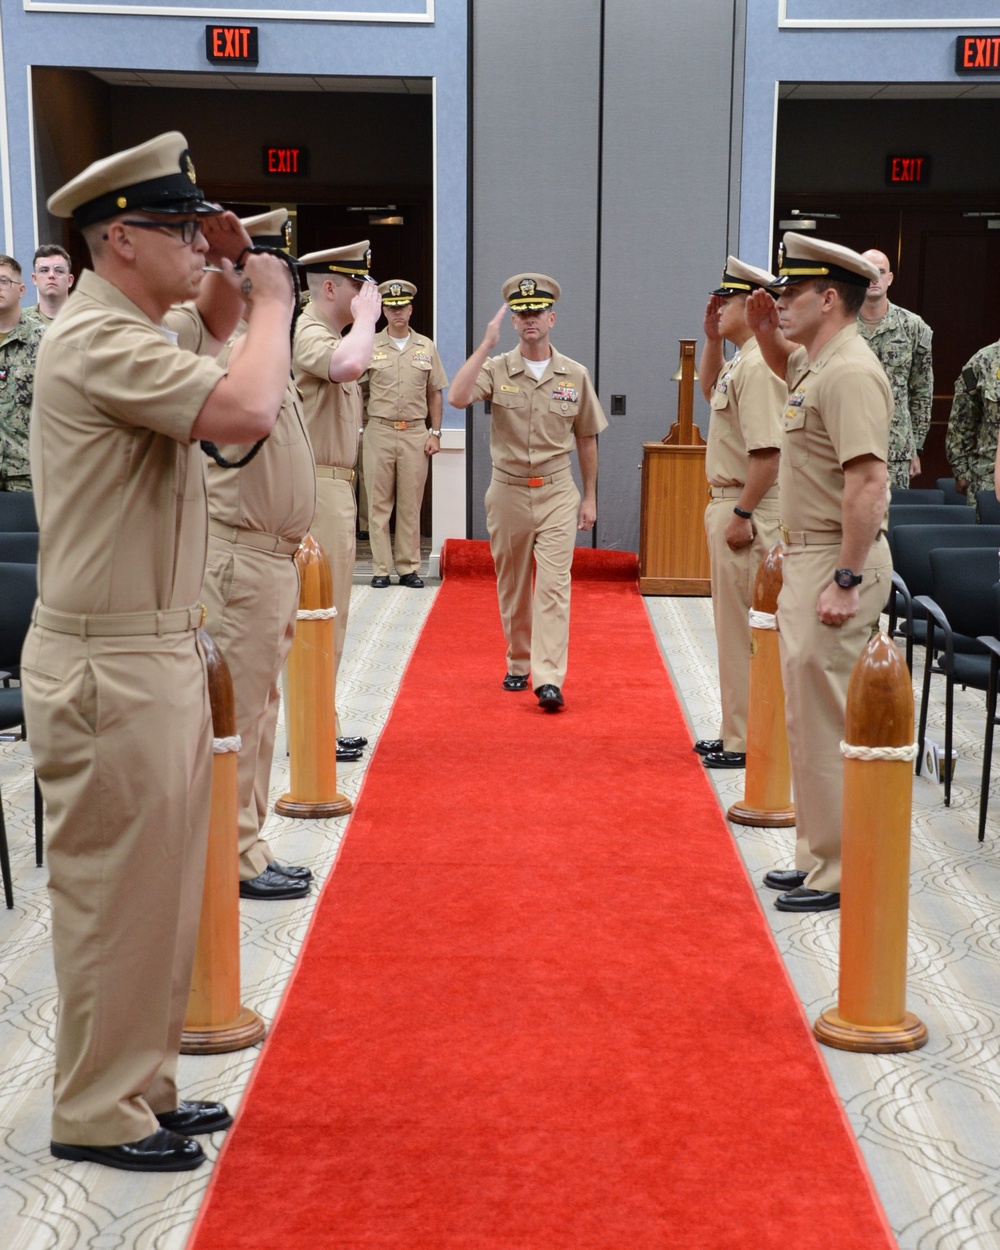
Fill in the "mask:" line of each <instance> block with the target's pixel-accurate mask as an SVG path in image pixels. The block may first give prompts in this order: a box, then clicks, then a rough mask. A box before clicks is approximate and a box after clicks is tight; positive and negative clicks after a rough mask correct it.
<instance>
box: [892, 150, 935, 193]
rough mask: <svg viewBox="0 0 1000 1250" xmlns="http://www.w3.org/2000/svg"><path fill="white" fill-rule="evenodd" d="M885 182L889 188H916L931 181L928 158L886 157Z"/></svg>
mask: <svg viewBox="0 0 1000 1250" xmlns="http://www.w3.org/2000/svg"><path fill="white" fill-rule="evenodd" d="M885 180H886V182H888V183H889V184H890V185H891V186H911V187H912V186H916V185H917V184H919V183H927V182H930V180H931V158H930V157H929V156H887V157H886V158H885Z"/></svg>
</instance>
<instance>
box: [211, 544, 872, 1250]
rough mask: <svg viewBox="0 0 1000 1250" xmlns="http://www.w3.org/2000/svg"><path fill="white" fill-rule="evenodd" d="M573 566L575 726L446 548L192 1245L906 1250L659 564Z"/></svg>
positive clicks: (465, 556) (256, 1249) (602, 561)
mask: <svg viewBox="0 0 1000 1250" xmlns="http://www.w3.org/2000/svg"><path fill="white" fill-rule="evenodd" d="M577 555H578V560H577V564H576V566H575V569H576V580H575V582H574V591H573V631H572V643H571V652H570V672H569V676H568V678H567V682H566V686H565V694H566V699H567V704H568V707H567V710H566V711H565V712H564V713H561V714H559V715H555V716H552V715H546V714H545V713H543V712H541V711H539V710H538V708H537V705H536V702H535V699H534V697H533V695H531V694H530V693H525V694H508V693H505V692H504V691H503V690H501V688H500V680H501V678H502V677H503V672H504V662H503V661H504V650H503V640H502V637H501V634H500V628H499V623H498V620H497V606H496V588H495V584H494V582H493V580H492V576H489V575H488V574H489V564H488V559H489V557H488V553H487V552H486V551H485V544H475V543H454V542H449V543H448V544H447V550H446V559H445V568H446V577H445V582H444V585H443V586H442V588H441V590H440V592H439V594H438V597H437V600H436V602H435V604H434V607H433V609H432V611H431V614H430V616H429V618H428V621H427V625H426V627H425V629H424V631H423V634H422V635H421V637H420V640H419V642H418V644H417V647H416V649H415V651H414V654H413V657H412V659H411V661H410V664H409V667H408V669H407V672H406V676H405V678H404V681H403V685H402V688H401V690H400V693H399V697H398V699H397V702H396V705H395V708H394V709H393V713H392V716H391V719H390V720H389V723H388V725H387V726H386V729H385V731H384V732H383V734H382V737H381V739H380V741H379V745H378V750H377V752H376V754H375V757H374V759H373V760H372V763H371V766H370V768H369V771H368V776H367V779H366V783H365V787H364V790H363V792H362V794H361V797H360V800H359V802H358V804H357V808H356V810H355V813H354V816H353V817H352V820H351V824H350V826H349V828H348V832H347V838H346V841H345V845H344V849H343V852H342V854H341V857H340V861H339V863H338V864H337V868H336V872H335V873H334V874H333V875H332V876H331V878H330V880H329V882H328V884H327V886H326V889H325V891H324V894H323V898H322V900H321V903H320V905H319V907H318V909H317V912H316V916H315V919H314V921H313V924H312V927H311V929H310V932H309V935H308V938H307V941H306V945H305V947H304V950H303V952H302V956H301V958H300V961H299V965H298V969H297V971H296V974H295V977H294V980H293V982H292V984H291V986H290V988H289V991H288V993H287V995H286V997H285V1000H284V1003H283V1005H282V1009H281V1011H280V1013H279V1017H278V1020H277V1022H276V1023H275V1025H274V1028H273V1030H272V1032H271V1036H270V1038H269V1039H268V1042H267V1044H266V1047H265V1051H264V1054H263V1055H262V1057H261V1059H260V1061H259V1063H258V1065H257V1068H256V1070H255V1073H254V1076H253V1079H252V1082H251V1085H250V1088H249V1090H248V1092H247V1095H246V1097H245V1098H244V1101H243V1105H242V1107H241V1110H240V1115H239V1118H238V1121H237V1124H236V1127H235V1128H233V1129H232V1130H231V1131H230V1133H229V1139H228V1142H227V1145H226V1147H225V1150H224V1153H223V1155H222V1158H221V1160H220V1162H219V1164H218V1165H217V1168H216V1171H215V1175H214V1177H213V1180H212V1184H211V1187H210V1189H209V1193H208V1196H207V1198H206V1201H205V1205H204V1207H203V1210H202V1214H201V1217H200V1219H199V1223H198V1224H197V1226H196V1228H195V1231H194V1233H193V1234H192V1239H191V1242H190V1243H189V1246H190V1250H265V1248H266V1250H276V1248H277V1250H285V1248H287V1250H320V1248H322V1250H348V1248H350V1250H361V1248H362V1247H365V1248H370V1250H388V1248H390V1247H391V1248H393V1250H404V1248H405V1250H457V1248H459V1247H461V1248H462V1250H736V1247H739V1248H740V1250H772V1248H773V1250H793V1248H794V1250H820V1247H822V1250H888V1247H891V1246H893V1245H894V1242H893V1240H892V1237H891V1234H890V1233H889V1232H888V1230H887V1227H886V1224H885V1220H884V1216H883V1214H882V1212H881V1209H880V1207H879V1205H878V1202H877V1200H876V1199H875V1197H874V1196H873V1193H872V1190H871V1185H870V1181H869V1179H868V1176H867V1173H866V1171H865V1169H864V1167H863V1164H862V1163H861V1160H860V1156H859V1154H858V1150H857V1146H856V1144H855V1142H854V1140H853V1138H852V1136H851V1133H850V1130H849V1128H848V1127H847V1124H846V1121H845V1118H844V1116H843V1113H842V1111H841V1108H840V1105H839V1103H838V1101H837V1098H836V1095H835V1094H834V1092H833V1090H832V1087H831V1085H830V1083H829V1080H828V1077H827V1075H826V1070H825V1067H824V1065H823V1062H822V1060H821V1058H820V1056H819V1053H818V1050H817V1048H816V1046H815V1044H814V1043H813V1041H812V1038H811V1035H810V1032H809V1027H808V1023H807V1021H806V1020H805V1017H804V1015H803V1013H802V1011H801V1009H800V1007H799V1005H798V1002H797V1000H796V998H795V996H794V993H793V991H792V990H791V988H790V986H789V983H788V981H787V979H786V975H785V972H784V969H783V967H782V965H781V963H780V960H779V958H778V956H777V954H776V952H775V949H774V946H773V943H772V940H771V936H770V933H769V930H768V928H767V925H766V923H765V920H764V918H763V916H762V914H761V911H760V909H759V906H758V904H757V902H756V900H755V897H754V893H753V890H752V888H751V886H750V884H749V882H748V881H747V878H746V875H745V873H744V870H743V868H742V866H741V863H740V861H739V858H738V855H737V852H736V850H735V847H734V844H733V841H732V838H731V835H730V832H729V830H728V828H727V826H726V824H725V822H724V820H723V818H722V815H721V813H720V810H719V807H718V803H717V801H716V799H715V797H714V794H713V793H712V791H711V788H710V786H709V783H708V781H707V779H706V778H705V776H704V772H703V769H702V768H701V766H700V764H699V763H698V760H697V757H696V756H695V755H694V753H693V752H692V751H691V739H690V735H689V733H688V731H687V728H686V726H685V723H684V721H683V718H682V716H681V713H680V710H679V708H678V706H677V702H676V699H675V697H674V694H673V691H672V689H671V686H670V682H669V680H668V678H667V674H666V671H665V669H664V667H663V663H662V660H661V658H660V655H659V652H658V649H657V645H656V640H655V638H654V635H653V633H652V630H651V628H650V626H649V622H648V619H647V617H646V613H645V611H644V609H643V606H642V601H641V599H640V598H639V595H638V591H637V587H636V580H635V579H636V566H635V557H634V556H631V555H622V554H618V553H610V552H592V551H578V553H577ZM789 847H791V843H789ZM802 923H803V924H808V923H809V920H808V919H804V920H803V921H802Z"/></svg>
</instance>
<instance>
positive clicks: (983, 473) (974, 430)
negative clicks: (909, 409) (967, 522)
mask: <svg viewBox="0 0 1000 1250" xmlns="http://www.w3.org/2000/svg"><path fill="white" fill-rule="evenodd" d="M998 435H1000V343H991V344H990V345H989V346H988V347H984V348H983V349H982V351H978V352H976V354H975V355H974V356H973V357H972V359H971V360H970V361H969V363H968V364H967V365H966V366H965V368H964V369H963V370H962V372H961V373H960V374H959V375H958V379H957V380H956V382H955V399H954V401H953V402H952V405H951V416H950V417H949V418H948V434H947V437H946V438H945V444H944V449H945V453H946V454H947V456H948V463H949V464H950V465H951V468H952V472H953V473H954V474H955V476H956V477H957V478H965V480H966V481H967V482H968V484H969V486H968V495H967V499H968V502H969V503H970V504H972V505H974V504H975V502H976V491H979V490H992V489H993V466H994V462H995V461H996V454H997V437H998Z"/></svg>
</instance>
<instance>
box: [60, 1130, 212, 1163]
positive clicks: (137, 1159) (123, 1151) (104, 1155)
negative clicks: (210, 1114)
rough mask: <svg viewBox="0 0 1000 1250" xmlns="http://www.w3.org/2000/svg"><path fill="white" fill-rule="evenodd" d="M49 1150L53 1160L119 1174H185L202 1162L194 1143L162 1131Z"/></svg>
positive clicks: (200, 1150) (198, 1147)
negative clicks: (107, 1142)
mask: <svg viewBox="0 0 1000 1250" xmlns="http://www.w3.org/2000/svg"><path fill="white" fill-rule="evenodd" d="M50 1149H51V1150H52V1153H53V1154H54V1155H55V1157H56V1158H57V1159H72V1160H74V1161H75V1162H77V1163H103V1164H104V1166H105V1167H109V1168H120V1169H121V1170H122V1171H123V1172H188V1171H190V1170H191V1168H196V1167H197V1166H198V1164H199V1163H204V1162H205V1154H204V1151H203V1150H202V1148H201V1147H200V1146H199V1145H198V1143H197V1142H196V1141H192V1140H191V1139H190V1138H189V1137H178V1136H177V1134H176V1133H171V1132H170V1130H169V1129H165V1128H158V1129H157V1130H156V1132H155V1133H150V1135H149V1136H148V1137H141V1138H140V1139H139V1140H138V1141H130V1142H125V1143H124V1145H121V1146H66V1145H63V1143H62V1142H58V1141H54V1142H52V1143H51V1145H50Z"/></svg>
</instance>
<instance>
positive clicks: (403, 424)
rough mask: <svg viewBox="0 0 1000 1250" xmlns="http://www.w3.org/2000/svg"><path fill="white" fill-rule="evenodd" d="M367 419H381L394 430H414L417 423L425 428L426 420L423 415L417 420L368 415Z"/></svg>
mask: <svg viewBox="0 0 1000 1250" xmlns="http://www.w3.org/2000/svg"><path fill="white" fill-rule="evenodd" d="M368 420H369V421H381V422H382V424H383V425H391V426H392V428H393V429H394V430H415V429H416V428H417V426H418V425H419V426H423V428H424V429H425V430H426V429H427V422H426V421H425V420H424V419H423V417H421V418H420V420H419V421H416V420H413V421H394V420H393V419H392V417H369V418H368Z"/></svg>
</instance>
